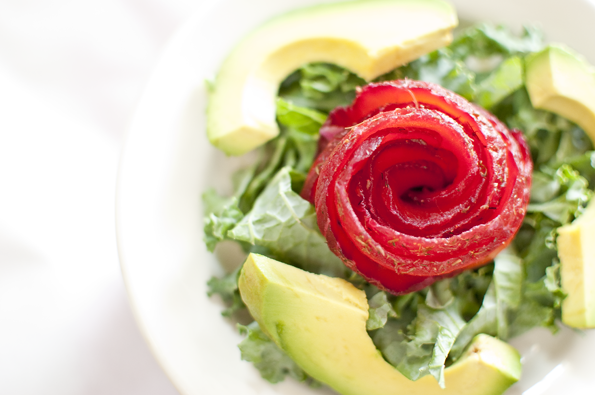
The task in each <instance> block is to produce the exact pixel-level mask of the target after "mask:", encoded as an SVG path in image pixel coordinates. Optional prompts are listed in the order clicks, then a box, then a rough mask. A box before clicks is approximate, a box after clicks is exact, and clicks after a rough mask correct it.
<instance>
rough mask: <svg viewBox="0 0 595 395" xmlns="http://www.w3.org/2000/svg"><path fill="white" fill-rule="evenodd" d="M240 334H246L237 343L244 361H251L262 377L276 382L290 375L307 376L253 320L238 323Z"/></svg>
mask: <svg viewBox="0 0 595 395" xmlns="http://www.w3.org/2000/svg"><path fill="white" fill-rule="evenodd" d="M238 329H239V330H240V334H242V335H247V336H246V338H245V339H244V340H243V341H242V342H241V343H240V344H239V345H238V347H239V348H240V351H241V353H242V359H243V360H244V361H248V362H252V363H253V364H254V366H255V367H256V369H258V371H259V372H260V375H261V376H262V378H263V379H265V380H268V381H270V382H271V383H278V382H280V381H283V380H284V379H285V376H290V377H292V378H294V379H296V380H298V381H305V380H306V379H307V378H308V376H307V375H306V373H305V372H304V371H303V370H302V369H301V368H300V367H299V366H298V365H297V364H296V363H295V362H293V360H292V359H291V358H289V356H288V355H287V354H285V352H283V350H281V349H280V348H279V347H277V345H276V344H275V343H273V341H272V340H271V339H269V337H268V336H267V335H265V334H264V332H263V331H262V330H261V329H260V327H259V326H258V323H257V322H256V321H255V322H253V323H251V324H250V325H248V326H243V325H238Z"/></svg>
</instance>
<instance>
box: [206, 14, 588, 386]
mask: <svg viewBox="0 0 595 395" xmlns="http://www.w3.org/2000/svg"><path fill="white" fill-rule="evenodd" d="M545 47H546V44H545V43H544V41H543V38H542V36H541V33H540V31H539V30H538V29H536V28H533V27H526V28H525V30H524V31H523V33H522V34H521V35H516V34H513V33H512V32H511V31H510V30H508V29H507V28H506V27H503V26H494V25H488V24H481V25H475V26H472V27H469V28H467V29H465V30H462V31H461V32H459V33H458V34H457V35H456V37H455V38H454V40H453V41H452V43H451V44H450V45H448V46H446V47H442V48H440V49H437V50H435V51H432V52H430V53H427V54H425V55H422V56H421V57H419V58H417V59H415V60H413V61H411V62H409V63H407V64H405V65H403V66H401V67H398V68H396V69H394V70H392V71H389V72H387V73H384V74H382V75H381V76H380V77H377V78H376V79H375V81H376V82H377V83H385V82H387V81H423V82H425V83H431V84H437V85H439V86H441V87H443V88H445V89H447V90H449V91H452V92H454V93H456V94H458V95H460V96H461V97H463V98H465V99H466V100H468V101H470V102H472V103H476V104H477V105H479V106H481V107H482V108H484V109H486V110H489V111H490V112H491V114H493V115H494V116H495V117H496V118H497V119H498V120H499V121H500V122H502V123H503V124H505V125H506V126H507V127H508V128H509V129H511V130H519V131H522V134H523V139H524V141H526V144H527V148H528V152H529V154H530V156H531V158H532V163H533V170H532V174H531V178H532V183H531V193H530V201H529V202H528V205H527V206H526V215H525V216H524V218H522V219H521V221H519V225H518V231H516V229H515V232H513V233H515V234H516V235H515V237H514V239H513V240H512V241H511V242H510V244H509V245H508V247H507V248H506V250H504V251H503V252H501V253H500V254H498V255H497V256H496V257H495V258H494V259H493V261H491V259H490V261H491V262H489V263H487V264H485V265H483V266H480V267H474V268H472V269H470V270H466V271H461V272H460V273H459V274H458V275H456V276H443V277H441V276H436V278H435V279H434V280H433V282H432V283H431V284H425V283H424V284H423V285H424V287H422V288H420V289H417V288H416V289H406V290H405V292H391V291H394V289H391V288H390V287H386V286H384V285H383V284H381V283H377V282H375V281H370V278H367V279H366V278H365V277H363V276H362V275H360V274H359V273H358V272H357V271H353V270H351V269H350V268H348V267H347V266H346V265H345V264H344V263H343V262H342V260H341V259H340V258H339V257H338V256H337V255H336V254H335V253H333V251H331V249H329V246H328V241H327V239H326V238H325V236H324V235H323V234H322V233H320V231H319V222H318V221H317V214H318V216H319V215H320V210H317V208H318V207H317V206H316V207H315V206H314V205H313V204H312V203H311V199H308V196H307V195H308V194H307V193H306V194H305V193H304V192H303V191H304V185H307V184H308V173H309V172H311V169H312V166H313V164H314V161H315V160H316V158H317V157H320V156H319V155H320V153H321V152H322V150H321V147H320V139H321V135H320V134H319V131H320V130H321V127H323V125H325V122H327V120H328V117H329V113H331V112H332V111H333V110H334V109H336V108H337V107H341V106H342V107H347V106H350V105H351V104H352V103H353V101H354V99H355V98H356V96H357V95H358V92H360V91H361V87H363V86H366V85H367V84H368V82H366V81H365V80H363V79H362V78H360V77H358V76H357V75H356V74H354V73H352V72H350V71H349V70H347V69H344V68H341V67H339V66H336V65H334V64H329V63H309V64H306V65H303V66H302V67H301V68H299V69H298V70H296V71H295V72H294V73H292V74H291V75H290V76H289V77H287V78H286V79H285V80H284V81H283V83H282V84H281V86H280V89H279V91H278V98H277V100H276V118H277V121H278V124H279V126H280V134H279V135H278V136H277V137H276V138H274V139H273V140H271V141H269V142H268V143H266V145H264V146H262V147H260V148H258V160H257V161H256V162H255V163H254V164H252V165H251V166H249V167H247V168H245V169H241V170H240V171H239V172H237V173H236V174H234V176H233V181H234V186H235V191H234V195H233V196H230V197H227V196H219V195H218V194H217V193H216V192H215V191H214V190H209V191H207V192H206V193H205V194H204V195H203V200H204V203H205V208H206V212H205V218H206V220H205V228H204V233H205V238H204V239H205V242H206V244H207V246H208V248H209V250H211V251H213V250H214V249H215V248H216V246H217V244H218V243H219V242H221V241H224V240H232V241H235V242H237V243H239V244H240V245H241V246H242V248H243V249H244V251H245V252H246V253H257V254H260V255H263V256H266V257H270V258H272V259H275V260H278V261H281V262H284V263H286V264H289V265H292V266H295V267H298V268H300V269H303V270H305V271H308V272H311V273H316V274H323V275H327V276H331V277H338V278H342V279H344V280H345V281H348V282H350V283H351V284H353V286H354V287H356V288H357V289H360V290H363V291H364V292H365V294H366V296H367V299H368V304H369V318H368V319H367V322H366V329H367V331H368V334H369V336H370V337H371V339H372V341H373V342H374V345H375V346H376V348H377V349H378V350H379V351H380V353H381V354H382V356H383V358H384V360H386V361H387V362H388V363H390V364H391V365H392V366H394V367H395V368H396V369H397V370H398V371H399V372H400V373H401V374H402V375H403V376H405V377H407V378H408V379H410V380H414V381H415V380H420V379H421V378H423V377H424V376H433V377H434V378H435V379H436V380H437V381H438V383H440V385H441V386H444V385H446V386H448V382H446V383H445V382H444V371H445V369H446V368H447V367H449V366H451V365H452V364H453V363H455V362H456V361H457V360H459V359H460V358H461V356H462V355H463V353H464V351H465V349H466V348H467V347H468V345H469V344H470V343H471V341H472V339H473V338H474V337H475V336H476V335H478V334H482V333H483V334H488V335H491V336H495V337H497V338H498V339H501V340H508V339H511V338H513V337H515V336H519V335H520V334H522V333H525V332H526V331H528V330H530V329H532V328H534V327H546V328H548V329H550V330H551V331H552V332H553V333H556V332H557V331H558V330H559V328H560V326H561V325H563V324H562V322H561V305H562V301H563V300H564V298H565V297H566V293H565V292H564V291H563V289H562V287H561V281H560V262H559V257H558V246H557V243H556V238H557V230H558V229H559V228H560V227H562V226H565V225H568V224H570V223H572V222H573V221H574V220H575V219H577V218H579V217H580V216H581V215H582V214H583V212H584V211H585V208H586V207H587V205H588V203H589V202H590V200H591V198H592V195H593V191H592V189H591V187H590V186H592V185H595V154H594V151H593V144H592V142H591V140H590V139H589V137H588V136H587V135H586V134H585V132H584V131H583V130H582V129H581V128H580V127H579V126H577V125H576V124H574V123H572V122H570V121H569V120H567V119H565V118H562V117H561V116H559V115H556V114H554V113H552V112H548V111H543V110H539V109H536V108H534V107H533V105H532V102H531V99H530V94H529V92H528V90H527V86H526V80H525V74H524V64H525V62H526V59H527V58H528V57H530V56H532V55H533V54H534V53H538V52H540V51H542V50H543V49H544V48H545ZM300 193H301V194H302V195H301V196H300ZM309 200H310V201H309ZM317 211H318V213H317ZM318 220H319V218H318ZM240 271H241V266H240V267H238V269H237V270H236V271H234V272H233V273H230V274H229V275H227V276H225V277H223V278H212V279H211V280H209V283H208V285H209V294H210V295H215V294H217V295H219V296H220V297H221V298H222V299H223V300H224V301H225V302H226V303H227V305H228V307H227V308H226V310H224V311H223V315H224V316H226V317H234V318H235V319H236V320H239V321H241V322H242V323H241V324H238V328H239V330H240V332H241V333H243V334H245V335H246V338H245V340H244V341H242V343H240V345H239V347H240V350H241V352H242V358H243V359H245V360H247V361H249V362H252V363H253V364H254V366H255V367H256V368H257V369H258V370H259V371H260V374H261V375H262V377H263V378H265V379H266V380H268V381H270V382H272V383H275V382H279V381H282V380H284V379H285V378H286V377H287V376H290V377H293V378H294V379H297V380H300V381H305V382H306V383H308V384H309V385H312V386H318V385H321V383H319V382H318V381H317V380H315V379H314V378H312V377H311V376H309V375H308V374H307V373H306V372H305V371H304V370H303V369H302V367H300V366H299V365H298V364H297V363H295V362H294V361H293V360H292V359H291V358H290V357H289V356H288V355H287V354H286V353H285V352H284V351H283V350H282V349H281V348H280V347H279V346H278V345H277V344H276V343H275V342H273V341H272V340H271V339H270V337H269V336H267V334H266V333H265V332H264V331H263V330H262V328H260V327H259V325H258V323H257V322H256V321H254V320H252V319H251V318H246V317H247V314H246V306H245V304H244V301H243V300H242V297H241V295H240V292H239V289H238V279H239V277H240ZM426 285H427V286H426ZM409 291H412V292H409ZM240 317H242V318H240Z"/></svg>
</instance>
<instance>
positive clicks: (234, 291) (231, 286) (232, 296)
mask: <svg viewBox="0 0 595 395" xmlns="http://www.w3.org/2000/svg"><path fill="white" fill-rule="evenodd" d="M241 269H242V268H241V266H240V267H238V268H237V269H236V270H234V271H233V272H232V273H229V274H228V275H226V276H223V277H222V278H217V277H211V279H210V280H209V281H208V282H207V286H208V288H209V290H208V291H207V295H209V296H213V295H215V294H216V295H219V296H220V297H221V299H222V300H223V302H225V303H226V304H228V306H229V307H227V308H226V309H225V310H223V312H222V313H221V315H223V316H224V317H231V316H232V315H233V314H234V313H235V312H237V311H239V310H242V309H244V308H245V307H246V306H245V305H244V302H243V301H242V297H241V296H240V291H239V290H238V277H239V275H240V270H241Z"/></svg>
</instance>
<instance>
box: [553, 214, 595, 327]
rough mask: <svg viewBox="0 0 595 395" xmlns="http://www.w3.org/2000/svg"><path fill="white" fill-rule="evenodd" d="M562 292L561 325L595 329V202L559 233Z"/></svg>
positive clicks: (559, 230)
mask: <svg viewBox="0 0 595 395" xmlns="http://www.w3.org/2000/svg"><path fill="white" fill-rule="evenodd" d="M557 243H558V255H559V257H560V263H561V265H560V276H561V277H562V289H563V290H564V291H565V292H566V294H567V296H566V298H565V299H564V301H563V302H562V322H564V323H565V324H566V325H569V326H572V327H574V328H583V329H584V328H595V202H592V203H590V205H589V207H588V208H587V210H586V212H585V213H584V214H583V215H582V216H581V217H580V218H578V219H577V220H575V221H574V222H573V223H572V224H570V225H567V226H563V227H561V228H559V229H558V239H557Z"/></svg>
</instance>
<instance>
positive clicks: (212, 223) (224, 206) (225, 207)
mask: <svg viewBox="0 0 595 395" xmlns="http://www.w3.org/2000/svg"><path fill="white" fill-rule="evenodd" d="M202 199H203V202H204V206H205V225H204V242H205V244H206V245H207V249H208V250H209V251H211V252H213V251H214V250H215V246H216V245H217V243H218V242H220V241H223V240H226V239H227V232H228V231H229V230H231V229H232V228H233V227H234V226H235V225H236V224H237V223H238V222H239V221H240V220H241V219H242V218H243V217H244V214H243V213H242V211H241V210H240V208H239V207H238V200H237V198H236V197H232V198H224V197H221V196H220V195H219V194H217V192H215V190H214V189H209V190H207V191H206V192H205V193H204V194H203V195H202Z"/></svg>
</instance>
